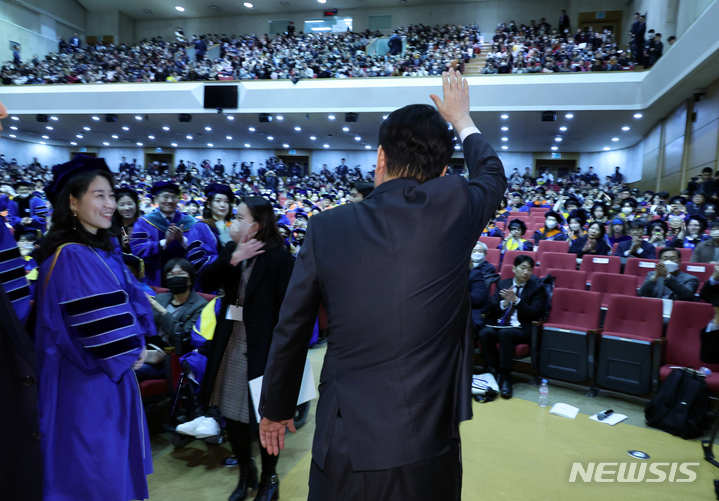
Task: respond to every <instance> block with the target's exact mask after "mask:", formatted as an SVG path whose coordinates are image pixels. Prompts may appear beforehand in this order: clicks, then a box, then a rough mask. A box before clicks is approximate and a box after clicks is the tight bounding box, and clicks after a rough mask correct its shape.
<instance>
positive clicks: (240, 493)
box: [229, 460, 259, 501]
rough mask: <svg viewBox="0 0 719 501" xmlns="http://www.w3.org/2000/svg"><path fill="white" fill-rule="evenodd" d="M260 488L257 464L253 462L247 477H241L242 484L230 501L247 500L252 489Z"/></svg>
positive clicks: (239, 484) (233, 493)
mask: <svg viewBox="0 0 719 501" xmlns="http://www.w3.org/2000/svg"><path fill="white" fill-rule="evenodd" d="M258 487H259V485H258V482H257V466H255V462H254V461H252V460H251V461H250V467H249V471H248V473H247V476H245V477H243V476H240V482H239V483H238V484H237V488H236V489H235V490H234V491H232V494H231V495H230V499H229V501H244V500H245V499H247V496H248V495H249V492H250V489H253V490H257V488H258Z"/></svg>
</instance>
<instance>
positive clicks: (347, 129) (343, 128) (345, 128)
mask: <svg viewBox="0 0 719 501" xmlns="http://www.w3.org/2000/svg"><path fill="white" fill-rule="evenodd" d="M342 130H343V131H345V132H349V131H350V128H349V127H342Z"/></svg>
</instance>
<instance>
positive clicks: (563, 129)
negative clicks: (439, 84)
mask: <svg viewBox="0 0 719 501" xmlns="http://www.w3.org/2000/svg"><path fill="white" fill-rule="evenodd" d="M559 130H561V131H562V132H564V131H565V130H567V128H566V127H560V128H559Z"/></svg>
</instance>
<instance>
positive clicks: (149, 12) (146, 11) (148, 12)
mask: <svg viewBox="0 0 719 501" xmlns="http://www.w3.org/2000/svg"><path fill="white" fill-rule="evenodd" d="M142 12H144V13H145V14H152V11H151V10H150V9H142Z"/></svg>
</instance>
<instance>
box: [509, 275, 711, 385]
mask: <svg viewBox="0 0 719 501" xmlns="http://www.w3.org/2000/svg"><path fill="white" fill-rule="evenodd" d="M604 300H605V296H604V295H603V294H601V293H600V292H595V291H582V290H575V289H564V288H555V290H554V296H553V299H552V311H551V312H550V314H549V317H548V318H547V320H546V322H544V323H536V324H535V328H534V332H533V336H532V337H533V339H532V343H533V345H534V346H539V347H540V348H539V361H536V360H533V366H535V367H538V368H539V372H540V373H541V374H543V375H545V376H548V377H550V378H556V379H561V380H566V381H571V382H581V381H585V380H587V379H590V380H591V381H596V382H597V383H598V384H600V385H601V386H603V387H605V388H608V389H612V390H616V391H621V392H625V393H630V394H635V395H644V394H647V393H648V392H649V390H650V388H651V387H653V389H654V390H656V389H657V388H658V383H659V381H660V380H661V381H663V380H664V379H666V377H667V376H668V375H669V373H670V372H671V367H674V366H679V367H691V368H694V369H698V368H699V367H701V366H707V367H708V368H709V369H711V370H712V371H713V373H712V374H711V375H710V376H708V378H707V384H708V386H709V388H710V390H711V391H714V392H717V391H719V364H718V365H708V364H704V363H702V362H701V360H700V359H699V348H700V344H701V339H700V331H701V330H702V329H704V328H705V327H706V326H707V324H708V323H709V321H710V320H711V319H712V318H713V316H714V310H713V307H712V305H710V304H708V303H698V302H697V303H695V302H687V301H674V304H673V310H672V315H671V318H670V319H669V324H668V326H667V332H666V336H665V337H662V332H663V322H664V320H663V316H662V313H663V303H662V300H661V299H655V298H643V297H636V296H633V295H618V294H614V295H611V296H610V298H609V302H608V309H607V314H606V318H605V321H604V327H603V329H600V319H601V308H602V304H603V302H604ZM520 351H526V349H522V350H520ZM535 354H536V350H535ZM594 360H596V366H595V364H594Z"/></svg>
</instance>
